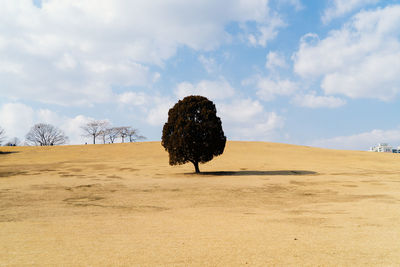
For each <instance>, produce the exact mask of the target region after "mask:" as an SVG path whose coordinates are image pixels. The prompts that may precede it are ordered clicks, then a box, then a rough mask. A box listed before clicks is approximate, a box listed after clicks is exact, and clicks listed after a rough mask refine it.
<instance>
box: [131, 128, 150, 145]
mask: <svg viewBox="0 0 400 267" xmlns="http://www.w3.org/2000/svg"><path fill="white" fill-rule="evenodd" d="M127 136H128V137H129V142H131V143H132V142H136V141H137V140H144V139H146V137H144V136H143V135H139V130H138V129H134V128H131V127H129V129H128V131H127Z"/></svg>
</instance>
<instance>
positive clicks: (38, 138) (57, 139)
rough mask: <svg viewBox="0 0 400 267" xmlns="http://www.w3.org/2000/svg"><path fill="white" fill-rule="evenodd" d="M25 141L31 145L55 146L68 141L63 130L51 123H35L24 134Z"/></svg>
mask: <svg viewBox="0 0 400 267" xmlns="http://www.w3.org/2000/svg"><path fill="white" fill-rule="evenodd" d="M25 138H26V141H27V143H28V144H29V145H33V146H56V145H63V144H66V143H67V142H68V137H67V136H66V135H65V134H64V132H63V131H61V130H60V129H58V128H56V127H54V126H53V125H51V124H45V123H38V124H35V125H34V126H33V127H32V128H31V130H30V131H29V132H28V133H27V135H26V137H25Z"/></svg>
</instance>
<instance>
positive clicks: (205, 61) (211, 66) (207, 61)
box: [198, 55, 219, 73]
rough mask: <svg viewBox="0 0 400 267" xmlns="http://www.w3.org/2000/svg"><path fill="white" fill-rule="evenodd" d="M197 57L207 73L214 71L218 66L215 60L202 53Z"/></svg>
mask: <svg viewBox="0 0 400 267" xmlns="http://www.w3.org/2000/svg"><path fill="white" fill-rule="evenodd" d="M198 59H199V61H200V63H201V64H202V65H203V67H204V69H205V70H206V71H207V72H208V73H214V72H216V71H217V70H218V68H219V67H218V64H217V62H216V61H215V59H214V58H212V57H205V56H204V55H200V56H199V57H198Z"/></svg>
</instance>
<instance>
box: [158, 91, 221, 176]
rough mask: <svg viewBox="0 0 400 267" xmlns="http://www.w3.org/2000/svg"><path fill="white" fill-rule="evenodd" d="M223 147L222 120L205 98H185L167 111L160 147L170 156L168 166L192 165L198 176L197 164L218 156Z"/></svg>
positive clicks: (212, 104) (211, 103)
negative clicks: (189, 163)
mask: <svg viewBox="0 0 400 267" xmlns="http://www.w3.org/2000/svg"><path fill="white" fill-rule="evenodd" d="M225 143H226V137H225V135H224V131H223V130H222V123H221V119H220V118H219V117H217V110H216V108H215V105H214V103H213V102H212V101H210V100H208V99H207V98H205V97H203V96H188V97H185V98H184V99H183V100H180V101H179V102H178V103H176V104H175V105H174V106H173V107H172V108H171V109H170V110H169V112H168V121H167V122H166V123H165V124H164V128H163V135H162V145H163V146H164V148H165V150H166V151H168V153H169V163H170V165H177V164H184V163H187V162H191V163H192V164H193V165H194V167H195V171H196V173H199V172H200V169H199V163H205V162H207V161H210V160H211V159H212V158H213V157H214V156H218V155H221V154H222V153H223V152H224V149H225Z"/></svg>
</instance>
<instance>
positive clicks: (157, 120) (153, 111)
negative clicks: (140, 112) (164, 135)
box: [146, 97, 175, 126]
mask: <svg viewBox="0 0 400 267" xmlns="http://www.w3.org/2000/svg"><path fill="white" fill-rule="evenodd" d="M152 102H153V106H152V107H151V108H150V109H149V110H148V111H147V112H146V113H147V115H146V122H147V123H148V124H150V125H152V126H162V125H163V124H164V123H166V122H167V120H168V111H169V110H170V109H171V108H172V107H173V106H174V104H175V103H174V101H172V100H171V99H169V98H167V97H155V98H154V99H153V100H152Z"/></svg>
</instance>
